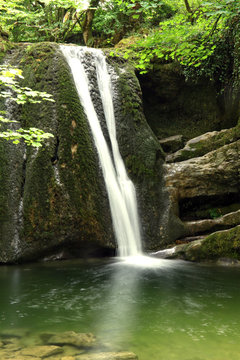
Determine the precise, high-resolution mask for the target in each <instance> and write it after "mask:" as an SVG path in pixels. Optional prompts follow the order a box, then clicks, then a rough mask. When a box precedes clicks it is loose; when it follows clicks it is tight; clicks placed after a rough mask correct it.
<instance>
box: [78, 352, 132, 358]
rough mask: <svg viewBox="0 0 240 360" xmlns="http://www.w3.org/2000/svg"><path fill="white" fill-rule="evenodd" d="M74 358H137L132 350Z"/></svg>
mask: <svg viewBox="0 0 240 360" xmlns="http://www.w3.org/2000/svg"><path fill="white" fill-rule="evenodd" d="M76 360H138V357H137V355H136V354H134V353H132V352H128V351H123V352H104V353H94V354H87V355H80V356H77V357H76Z"/></svg>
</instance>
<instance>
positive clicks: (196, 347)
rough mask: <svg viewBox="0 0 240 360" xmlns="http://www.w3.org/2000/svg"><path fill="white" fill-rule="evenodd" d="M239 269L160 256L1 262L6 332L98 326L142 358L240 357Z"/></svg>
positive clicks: (0, 324) (117, 345)
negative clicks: (139, 260) (152, 259)
mask: <svg viewBox="0 0 240 360" xmlns="http://www.w3.org/2000/svg"><path fill="white" fill-rule="evenodd" d="M239 284H240V269H239V268H227V267H217V266H206V265H196V264H191V263H187V262H183V261H170V260H159V262H158V264H157V265H156V266H154V267H153V268H149V267H147V268H142V267H137V266H132V265H127V264H123V263H121V262H117V261H116V260H106V261H88V262H80V261H73V262H56V263H44V264H34V265H29V264H28V265H22V266H2V267H0V288H1V296H0V332H4V331H7V330H14V331H18V330H19V329H28V330H30V331H31V334H33V336H34V334H36V333H38V332H42V331H66V330H74V331H77V332H89V331H90V332H93V333H94V334H95V335H97V336H98V337H99V338H101V339H102V341H103V342H105V343H109V344H111V345H112V347H113V349H116V350H131V351H134V352H135V353H137V354H138V356H139V359H140V360H161V359H162V360H235V359H236V360H239V359H240V309H239V307H240V287H239Z"/></svg>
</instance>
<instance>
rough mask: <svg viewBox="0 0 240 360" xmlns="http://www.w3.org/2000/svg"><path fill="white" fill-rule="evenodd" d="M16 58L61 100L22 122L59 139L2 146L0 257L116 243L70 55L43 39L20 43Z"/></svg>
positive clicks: (83, 250)
mask: <svg viewBox="0 0 240 360" xmlns="http://www.w3.org/2000/svg"><path fill="white" fill-rule="evenodd" d="M12 61H13V62H14V65H18V66H20V67H21V68H22V69H23V74H24V77H25V79H24V84H23V85H25V86H28V87H31V88H33V89H36V90H40V91H46V92H48V93H50V94H52V95H53V98H54V100H55V102H54V103H50V102H46V101H45V102H44V101H43V102H41V104H28V105H24V107H23V108H22V111H21V113H19V114H18V117H19V119H20V121H21V125H22V126H26V127H29V126H31V127H38V128H41V129H43V130H45V131H47V132H51V133H53V134H54V138H53V139H51V140H49V141H47V142H46V143H45V145H44V146H43V147H42V148H39V149H34V148H28V149H26V148H25V146H24V145H21V146H20V147H18V146H16V145H12V144H1V146H2V154H1V162H2V164H3V167H2V168H1V169H2V172H1V174H0V181H1V185H2V186H1V189H3V190H4V191H3V193H2V192H1V198H2V200H3V201H2V202H1V213H0V216H1V218H2V219H3V221H2V222H1V234H2V236H1V244H0V246H1V248H2V249H3V250H2V251H1V255H0V261H1V262H14V261H23V260H32V259H35V258H36V259H37V258H39V257H41V256H43V255H47V254H51V252H53V251H55V250H57V249H58V250H59V249H61V248H67V249H68V251H69V252H70V253H72V254H73V255H74V256H75V255H78V256H84V255H85V254H88V253H90V254H91V253H95V252H97V250H98V249H99V251H101V252H102V251H104V249H111V248H113V247H114V246H115V244H114V237H113V231H112V227H111V218H110V215H109V208H108V200H107V196H106V193H105V188H104V185H103V182H102V175H101V172H100V169H99V166H98V159H97V154H96V152H95V148H94V145H93V142H92V139H91V136H90V132H89V128H88V123H87V121H86V118H85V115H84V113H83V109H82V106H81V104H80V102H79V99H78V95H77V93H76V90H75V86H74V84H73V80H72V78H71V76H70V72H69V68H68V65H67V63H66V61H65V59H64V58H63V56H62V54H61V52H60V51H59V49H58V47H57V46H56V45H54V44H51V43H42V44H35V45H31V46H28V47H20V50H18V51H17V52H15V55H14V56H13V57H12ZM17 62H18V64H16V63H17ZM9 149H11V154H9ZM24 153H25V155H24ZM9 159H10V160H9ZM15 164H16V165H15ZM8 174H11V179H9V176H8ZM11 189H12V190H11ZM14 219H15V220H14ZM13 239H15V240H14V241H15V245H14V244H13V242H14V241H13ZM13 245H14V246H13Z"/></svg>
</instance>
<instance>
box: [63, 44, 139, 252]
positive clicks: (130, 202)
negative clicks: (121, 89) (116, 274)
mask: <svg viewBox="0 0 240 360" xmlns="http://www.w3.org/2000/svg"><path fill="white" fill-rule="evenodd" d="M61 51H62V53H63V55H64V56H65V58H66V60H67V62H68V64H69V67H70V69H71V72H72V76H73V79H74V83H75V86H76V89H77V92H78V95H79V98H80V101H81V104H82V106H83V108H84V111H85V114H86V116H87V119H88V122H89V125H90V128H91V131H92V135H93V139H94V142H95V146H96V149H97V152H98V156H99V160H100V164H101V167H102V171H103V177H104V181H105V185H106V189H107V193H108V198H109V204H110V210H111V215H112V222H113V227H114V232H115V236H116V239H117V243H118V255H119V256H120V257H130V256H141V255H142V245H141V231H140V225H139V217H138V210H137V200H136V193H135V188H134V185H133V183H132V181H131V180H130V179H129V177H128V175H127V172H126V168H125V165H124V162H123V160H122V157H121V154H120V151H119V147H118V142H117V138H116V125H115V117H114V107H113V91H112V84H111V77H110V75H109V73H108V70H107V64H106V60H105V56H104V55H103V53H102V52H101V50H97V49H89V48H83V47H77V46H68V45H66V46H64V45H62V46H61ZM86 53H88V55H89V54H91V57H92V60H93V62H94V64H95V65H94V66H95V67H96V73H97V82H98V88H99V92H100V96H101V100H102V106H103V110H104V115H105V120H106V124H107V129H108V133H109V138H110V142H111V148H112V156H111V152H110V150H109V147H108V145H107V142H106V140H105V138H104V135H103V132H102V129H101V125H100V122H99V119H98V115H97V113H96V111H95V108H94V105H93V102H92V99H91V94H90V90H89V80H88V77H87V74H86V72H85V69H84V65H83V59H84V57H85V55H86Z"/></svg>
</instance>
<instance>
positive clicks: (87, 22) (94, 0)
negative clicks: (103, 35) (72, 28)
mask: <svg viewBox="0 0 240 360" xmlns="http://www.w3.org/2000/svg"><path fill="white" fill-rule="evenodd" d="M99 2H100V0H91V2H90V6H89V8H88V9H87V11H86V15H85V19H84V21H83V25H82V29H83V40H84V43H85V45H87V46H92V45H93V41H94V39H93V35H92V24H93V18H94V14H95V11H96V10H97V6H98V4H99Z"/></svg>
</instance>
